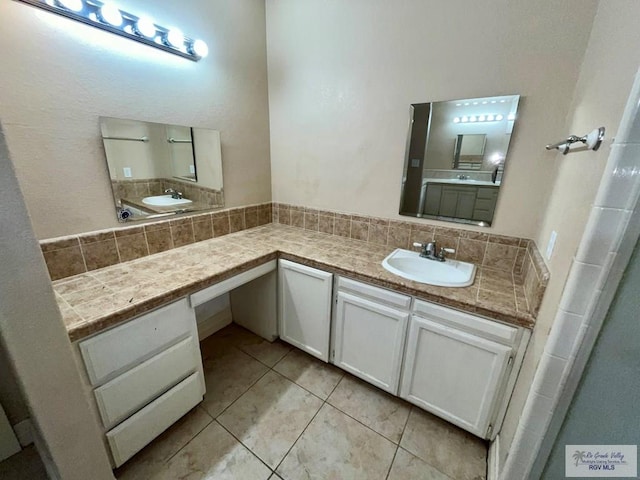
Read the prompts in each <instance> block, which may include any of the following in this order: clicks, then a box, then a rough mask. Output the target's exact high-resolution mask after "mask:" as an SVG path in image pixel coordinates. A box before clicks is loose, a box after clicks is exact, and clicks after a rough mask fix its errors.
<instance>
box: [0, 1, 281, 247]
mask: <svg viewBox="0 0 640 480" xmlns="http://www.w3.org/2000/svg"><path fill="white" fill-rule="evenodd" d="M126 8H127V9H128V10H129V11H131V12H132V13H147V14H148V15H150V16H151V17H153V18H154V19H155V20H156V22H157V23H159V24H161V25H167V26H172V25H176V26H178V27H180V28H181V29H182V30H183V31H184V32H185V33H186V34H188V35H192V36H197V37H200V38H202V39H204V40H205V41H206V42H207V43H208V45H209V48H210V54H209V56H208V57H207V58H206V59H204V60H202V61H200V62H198V63H194V62H191V61H189V60H186V59H182V58H180V57H176V56H174V55H170V54H168V53H165V52H162V51H160V50H156V49H154V48H151V47H148V46H145V45H142V44H138V43H136V42H132V41H130V40H127V39H123V38H120V37H118V36H116V35H112V34H109V33H106V32H101V31H99V30H97V29H95V28H91V27H88V26H85V25H82V24H79V23H77V22H72V21H70V20H67V19H64V18H62V17H59V16H57V15H53V14H50V13H47V12H44V11H41V10H39V9H36V8H33V7H30V6H28V5H26V4H23V3H19V2H12V1H3V2H0V18H2V22H3V27H2V29H0V44H2V45H4V47H3V48H2V49H0V64H1V65H2V68H1V69H0V85H2V88H1V89H0V119H2V121H3V124H4V126H5V133H6V137H7V142H8V144H9V150H10V152H11V154H12V157H13V161H14V163H15V167H16V171H17V174H18V178H19V181H20V184H21V187H22V190H23V192H24V195H25V198H26V201H27V205H28V208H29V212H30V215H31V217H32V221H33V224H34V229H35V232H36V235H37V237H38V238H41V239H42V238H48V237H53V236H58V235H65V234H71V233H78V232H84V231H88V230H96V229H100V228H107V227H112V226H114V225H116V220H115V214H114V209H113V200H112V197H111V192H110V188H109V182H108V175H107V168H106V164H105V160H104V155H103V150H102V149H103V147H102V145H101V141H100V139H99V132H100V130H99V126H98V117H99V116H112V117H120V118H134V119H140V120H147V121H152V122H161V123H171V124H178V125H192V126H196V127H203V128H212V129H215V130H220V132H221V135H222V158H223V162H224V165H223V168H224V184H225V199H226V201H227V205H228V206H237V205H245V204H251V203H260V202H264V201H269V200H271V179H270V163H269V125H268V102H267V60H266V46H265V40H266V39H265V5H264V2H263V1H261V0H191V1H189V2H174V1H170V0H160V1H153V0H129V1H127V2H126Z"/></svg>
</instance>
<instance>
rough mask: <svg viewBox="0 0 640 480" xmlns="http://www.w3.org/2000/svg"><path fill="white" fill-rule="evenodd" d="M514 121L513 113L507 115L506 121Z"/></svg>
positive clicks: (514, 115)
mask: <svg viewBox="0 0 640 480" xmlns="http://www.w3.org/2000/svg"><path fill="white" fill-rule="evenodd" d="M515 119H516V114H515V113H510V114H509V115H507V120H515Z"/></svg>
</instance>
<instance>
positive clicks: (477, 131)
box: [400, 95, 520, 226]
mask: <svg viewBox="0 0 640 480" xmlns="http://www.w3.org/2000/svg"><path fill="white" fill-rule="evenodd" d="M519 100H520V96H519V95H505V96H499V97H485V98H472V99H463V100H450V101H445V102H430V103H416V104H413V105H411V108H410V128H409V134H408V138H407V150H406V154H405V164H404V171H403V178H402V193H401V199H400V215H407V216H412V217H422V218H433V219H436V220H445V221H451V222H458V223H467V224H474V225H481V226H490V225H491V222H492V221H493V215H494V212H495V207H496V203H497V200H498V192H499V190H500V186H501V185H502V176H503V172H504V165H505V163H506V159H507V152H508V150H509V142H510V140H511V134H512V133H513V128H514V125H515V122H516V118H517V112H518V103H519ZM452 146H453V148H452Z"/></svg>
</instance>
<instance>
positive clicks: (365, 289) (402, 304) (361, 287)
mask: <svg viewBox="0 0 640 480" xmlns="http://www.w3.org/2000/svg"><path fill="white" fill-rule="evenodd" d="M338 288H339V289H340V290H349V291H351V292H354V293H358V294H360V295H365V296H367V297H369V298H371V299H372V300H375V301H378V302H381V303H386V304H387V305H393V306H394V307H399V308H403V309H405V310H408V309H409V307H410V306H411V297H409V296H407V295H402V294H400V293H395V292H391V291H389V290H385V289H384V288H378V287H372V286H371V285H367V284H366V283H361V282H356V281H355V280H350V279H348V278H343V277H339V278H338Z"/></svg>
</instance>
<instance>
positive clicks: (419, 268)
mask: <svg viewBox="0 0 640 480" xmlns="http://www.w3.org/2000/svg"><path fill="white" fill-rule="evenodd" d="M382 266H383V267H384V268H385V269H387V270H388V271H390V272H391V273H393V274H395V275H399V276H400V277H402V278H406V279H407V280H413V281H415V282H420V283H428V284H429V285H436V286H438V287H468V286H469V285H471V284H472V283H473V279H474V278H475V276H476V266H475V265H474V264H472V263H466V262H459V261H457V260H445V261H444V262H438V261H435V260H429V259H427V258H422V257H421V256H420V254H419V253H418V252H412V251H410V250H403V249H401V248H398V249H396V250H394V251H393V252H391V254H390V255H389V256H388V257H387V258H385V259H384V260H383V261H382Z"/></svg>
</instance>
